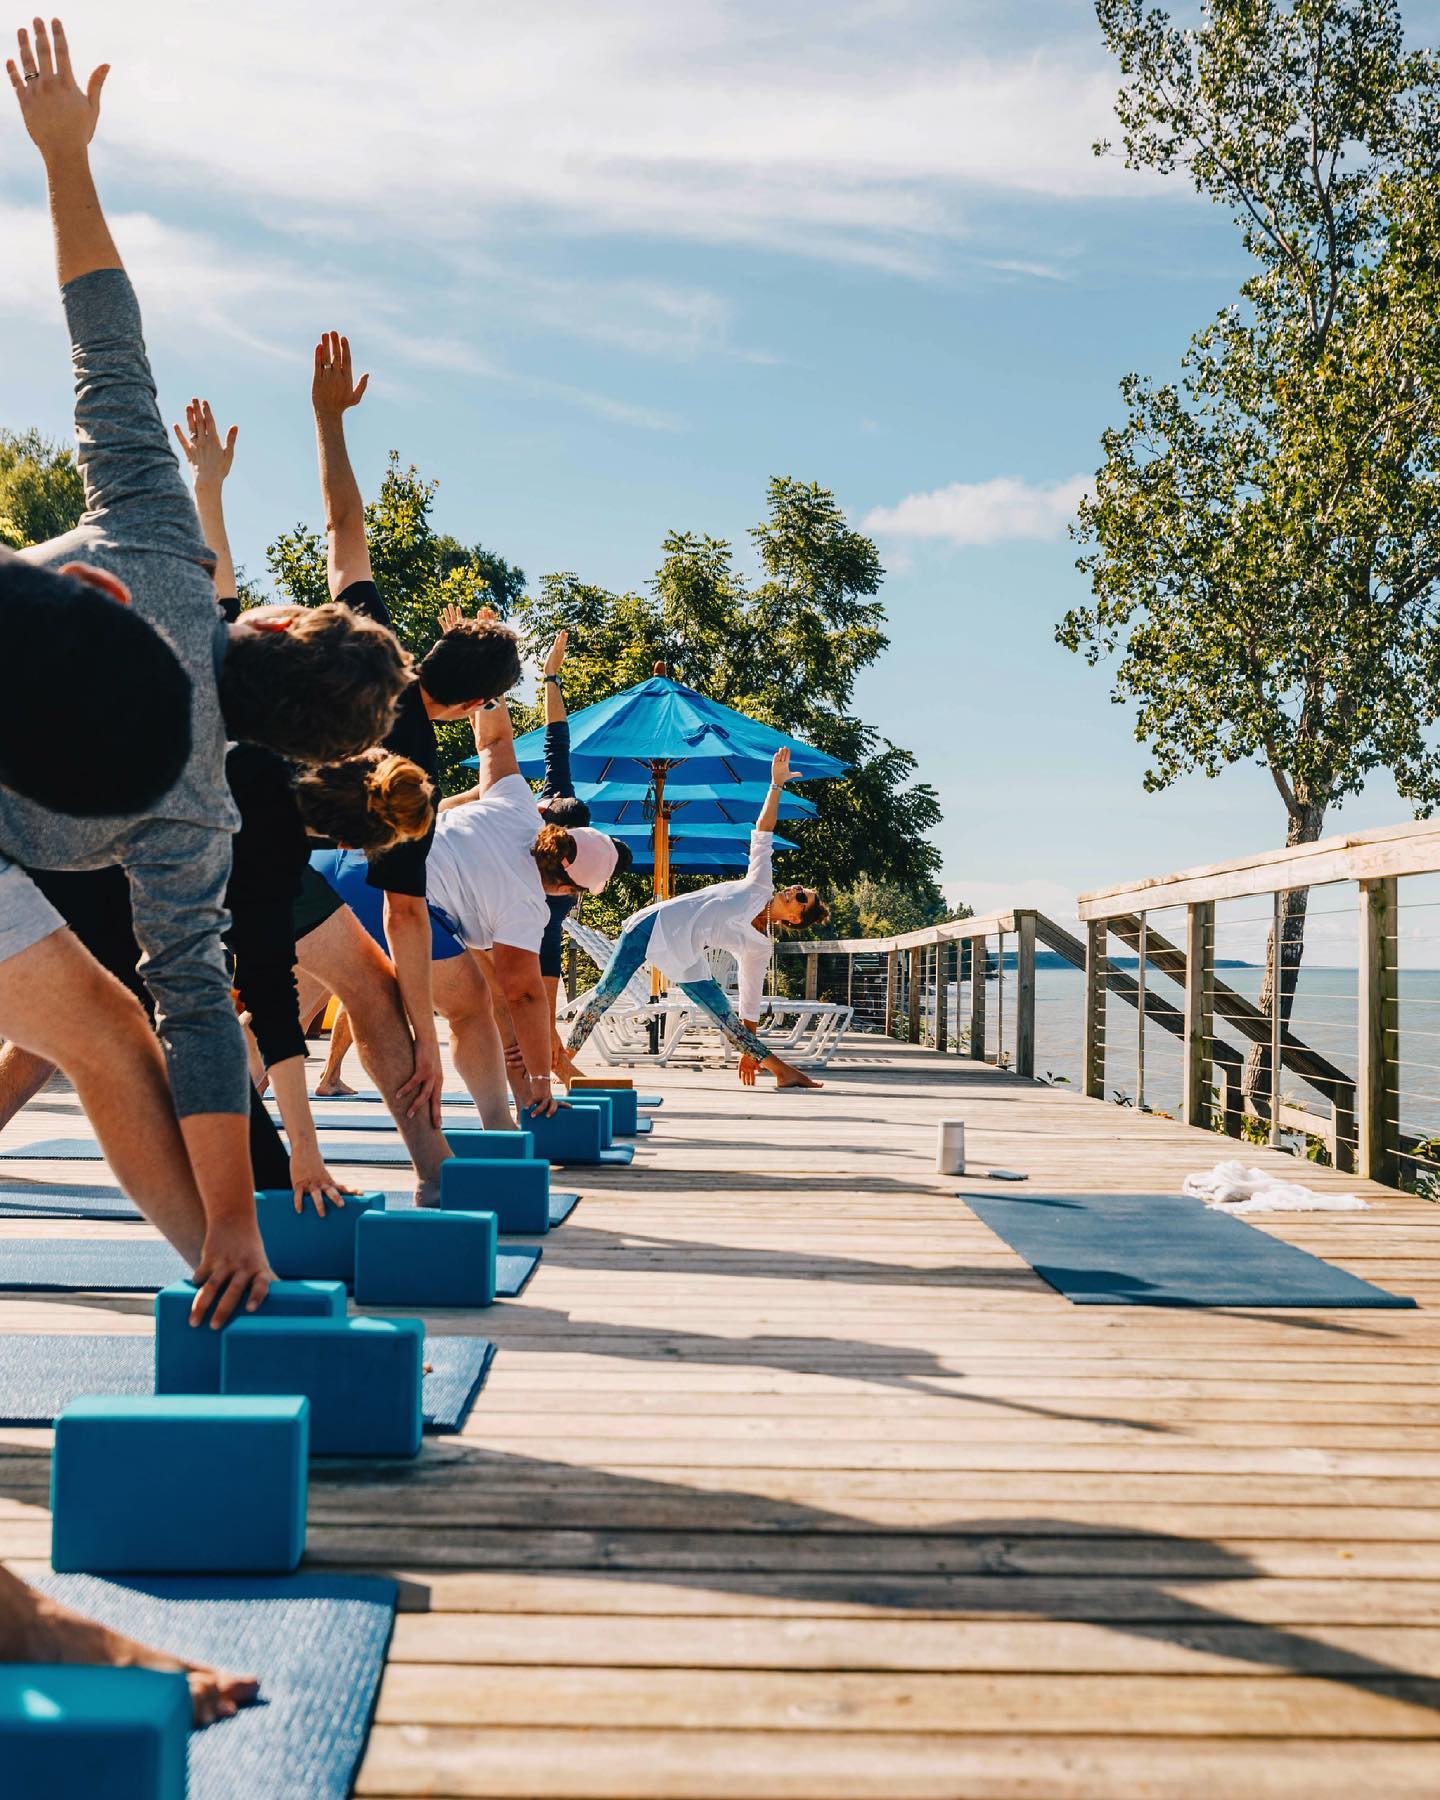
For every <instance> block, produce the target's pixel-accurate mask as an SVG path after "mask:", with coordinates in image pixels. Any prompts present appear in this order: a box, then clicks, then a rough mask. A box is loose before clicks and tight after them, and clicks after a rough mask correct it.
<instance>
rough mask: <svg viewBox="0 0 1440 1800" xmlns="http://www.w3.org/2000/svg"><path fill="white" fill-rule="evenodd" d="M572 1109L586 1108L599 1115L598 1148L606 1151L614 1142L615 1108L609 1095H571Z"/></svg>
mask: <svg viewBox="0 0 1440 1800" xmlns="http://www.w3.org/2000/svg"><path fill="white" fill-rule="evenodd" d="M570 1104H571V1106H574V1107H579V1106H588V1107H590V1108H591V1109H592V1110H593V1111H594V1112H597V1113H599V1115H600V1148H601V1149H602V1150H608V1149H609V1148H610V1146H611V1145H612V1144H613V1143H614V1142H615V1107H614V1103H613V1102H612V1100H611V1098H610V1096H609V1094H593V1093H592V1094H572V1095H571V1096H570Z"/></svg>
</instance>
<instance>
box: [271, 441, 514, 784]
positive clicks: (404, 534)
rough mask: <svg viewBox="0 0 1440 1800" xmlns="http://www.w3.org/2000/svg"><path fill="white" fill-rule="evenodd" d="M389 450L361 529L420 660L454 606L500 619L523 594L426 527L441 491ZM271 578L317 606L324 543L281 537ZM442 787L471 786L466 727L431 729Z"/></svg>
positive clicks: (294, 534) (493, 568)
mask: <svg viewBox="0 0 1440 1800" xmlns="http://www.w3.org/2000/svg"><path fill="white" fill-rule="evenodd" d="M439 485H440V484H439V483H438V482H436V481H426V480H424V479H423V477H422V476H421V475H420V473H419V471H418V470H417V469H416V468H415V466H414V465H413V464H411V465H410V466H409V467H408V468H405V467H402V466H401V463H400V457H399V453H398V452H397V451H393V450H392V451H391V453H390V462H389V466H388V468H387V469H386V471H385V475H384V477H383V479H382V480H381V483H380V493H379V495H378V497H377V498H376V499H375V500H373V501H371V502H370V503H369V505H367V506H366V508H365V531H366V536H367V538H368V539H369V544H370V563H371V567H372V568H373V570H374V574H375V581H376V584H377V586H378V587H379V589H380V591H381V593H382V594H384V596H385V603H386V605H387V606H388V607H389V608H390V615H391V618H392V619H393V621H394V625H395V633H396V636H397V637H399V639H400V641H401V643H403V644H404V645H405V647H406V648H407V649H408V650H410V651H411V652H412V653H413V654H414V655H415V657H416V658H417V659H418V658H420V657H422V656H424V654H425V652H426V651H427V650H428V649H429V648H430V646H431V645H432V644H433V643H434V642H435V640H436V638H437V637H439V635H440V614H441V612H442V611H443V610H444V609H445V607H446V606H448V605H450V604H452V603H454V604H457V605H459V606H460V607H461V608H463V610H464V611H465V612H467V613H473V612H474V611H475V610H476V609H477V608H478V607H481V606H493V607H494V608H495V610H496V611H497V612H498V613H500V614H501V615H502V616H503V615H504V614H506V613H507V612H509V611H510V609H511V608H512V606H513V605H514V603H515V600H516V599H517V598H518V596H519V595H520V594H521V593H522V592H523V591H524V587H525V576H524V573H523V571H522V570H520V569H517V568H515V567H513V566H512V565H511V564H510V563H508V562H506V560H505V558H504V557H503V556H497V555H496V554H495V553H494V552H493V551H490V550H486V549H484V548H483V547H481V546H480V545H478V544H477V545H475V546H473V547H471V548H469V549H467V548H466V547H465V546H464V545H463V544H461V543H460V542H459V541H458V540H457V539H456V538H453V537H449V536H446V535H444V534H442V533H440V532H437V531H436V530H435V529H434V527H433V526H432V524H431V523H430V513H431V509H432V508H433V506H434V504H435V494H436V492H437V490H438V488H439ZM266 555H267V558H268V560H269V565H270V573H271V576H272V578H273V579H274V582H275V585H276V587H277V588H278V589H279V591H280V593H281V595H282V596H284V597H285V598H286V599H289V600H293V601H296V602H298V603H299V604H300V605H302V606H320V605H323V604H324V603H325V601H327V600H328V599H329V598H330V588H329V581H328V577H327V574H326V557H325V540H324V539H323V538H322V537H321V536H320V534H319V533H318V532H316V531H312V530H311V529H310V528H309V526H306V525H297V526H296V527H295V529H294V530H293V531H287V532H283V533H282V534H281V535H280V537H278V538H277V539H276V540H275V542H274V543H273V544H271V545H270V547H269V549H268V550H267V552H266ZM436 736H437V737H438V739H439V741H440V776H441V785H442V787H443V788H444V790H445V791H446V792H447V793H454V792H457V791H458V790H460V789H462V788H464V787H465V786H466V785H468V776H467V773H466V771H465V770H463V769H462V768H461V767H460V764H461V763H462V761H463V760H464V758H465V757H467V756H469V755H471V754H473V752H474V748H475V746H474V742H473V739H472V738H471V735H470V728H469V726H468V725H465V724H458V725H457V724H453V723H442V724H440V725H437V727H436Z"/></svg>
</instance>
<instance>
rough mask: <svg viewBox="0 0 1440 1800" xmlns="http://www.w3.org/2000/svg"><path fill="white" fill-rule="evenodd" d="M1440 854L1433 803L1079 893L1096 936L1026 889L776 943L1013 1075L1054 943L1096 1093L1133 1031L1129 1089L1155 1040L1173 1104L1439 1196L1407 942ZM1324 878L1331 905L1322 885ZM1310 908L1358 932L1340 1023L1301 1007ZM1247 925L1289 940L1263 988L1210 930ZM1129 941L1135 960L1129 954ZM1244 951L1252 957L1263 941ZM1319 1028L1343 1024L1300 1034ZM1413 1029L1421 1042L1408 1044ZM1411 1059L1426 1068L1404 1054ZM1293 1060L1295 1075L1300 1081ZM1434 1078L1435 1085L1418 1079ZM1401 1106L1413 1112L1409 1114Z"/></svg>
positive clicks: (818, 975) (1427, 1060)
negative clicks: (847, 935)
mask: <svg viewBox="0 0 1440 1800" xmlns="http://www.w3.org/2000/svg"><path fill="white" fill-rule="evenodd" d="M1437 873H1440V822H1437V823H1434V824H1431V823H1420V824H1415V823H1412V824H1407V825H1399V826H1391V827H1387V828H1385V829H1382V830H1378V831H1366V832H1361V833H1357V834H1353V835H1348V836H1343V837H1334V838H1327V839H1323V840H1321V841H1320V842H1318V843H1314V844H1304V845H1299V846H1296V847H1294V848H1292V849H1286V850H1277V851H1267V852H1265V853H1263V854H1260V855H1256V856H1250V857H1240V858H1236V859H1234V860H1233V861H1230V862H1224V863H1215V864H1211V865H1208V866H1206V867H1203V868H1195V869H1186V870H1182V871H1180V872H1179V873H1176V874H1172V875H1164V876H1158V877H1152V878H1148V879H1146V880H1142V881H1134V882H1126V883H1123V884H1121V885H1119V886H1116V887H1112V888H1105V889H1101V890H1097V891H1096V892H1093V893H1088V894H1083V895H1081V896H1080V897H1079V899H1078V901H1077V907H1076V910H1077V913H1078V916H1079V919H1080V922H1081V925H1082V927H1083V930H1084V934H1085V935H1084V939H1083V941H1082V939H1080V938H1078V937H1076V936H1075V934H1074V933H1073V932H1070V931H1068V930H1066V929H1065V927H1064V926H1062V925H1060V924H1058V923H1057V922H1056V921H1055V920H1053V919H1051V918H1048V917H1047V916H1046V915H1045V914H1043V913H1041V912H1038V911H1035V910H1033V909H1027V908H1020V907H1017V908H1015V909H1014V910H1013V911H1010V912H999V913H991V914H989V915H987V916H986V917H984V918H974V919H964V920H960V921H957V922H955V923H952V924H946V925H936V926H930V927H927V928H925V929H924V930H920V931H912V932H907V933H905V934H904V935H902V936H897V937H891V938H882V939H876V938H854V939H830V940H825V941H809V942H799V943H796V942H789V943H783V944H782V945H781V946H780V949H781V952H782V953H783V954H785V955H787V956H801V957H803V958H804V959H805V992H806V994H807V996H808V997H810V998H843V999H849V1000H850V1001H851V1003H852V1004H855V1005H856V1008H857V1022H860V1023H862V1024H867V1023H868V1025H869V1026H870V1028H871V1029H876V1030H881V1031H884V1032H886V1033H887V1034H890V1035H895V1036H900V1037H904V1038H908V1039H909V1040H911V1041H912V1042H916V1041H921V1040H922V1039H924V1040H927V1041H929V1042H932V1043H933V1044H934V1045H935V1046H936V1048H938V1049H941V1050H952V1049H954V1050H958V1051H959V1052H960V1053H961V1054H965V1055H969V1056H972V1057H977V1058H981V1059H983V1060H985V1061H987V1062H991V1063H998V1064H1000V1065H1002V1066H1006V1067H1009V1068H1011V1069H1013V1070H1014V1071H1015V1072H1016V1073H1017V1074H1020V1075H1034V1074H1035V1073H1036V1068H1037V1046H1036V961H1035V959H1036V952H1037V947H1043V948H1045V949H1049V950H1052V951H1055V952H1057V953H1058V954H1059V956H1060V957H1061V958H1062V959H1063V961H1064V962H1066V963H1069V964H1071V965H1072V966H1073V967H1075V968H1076V969H1079V970H1083V971H1084V982H1083V999H1082V1003H1081V1007H1080V1014H1079V1022H1078V1028H1077V1029H1076V1031H1075V1032H1074V1033H1072V1034H1071V1035H1073V1036H1078V1040H1079V1041H1078V1043H1071V1044H1066V1045H1061V1046H1060V1047H1059V1049H1060V1054H1059V1056H1058V1058H1057V1059H1056V1060H1057V1061H1059V1062H1065V1061H1066V1060H1067V1058H1068V1060H1069V1062H1070V1063H1071V1065H1072V1066H1073V1069H1074V1074H1075V1078H1076V1083H1077V1085H1078V1086H1079V1087H1081V1089H1082V1090H1083V1091H1084V1092H1085V1093H1086V1094H1087V1095H1090V1096H1092V1097H1094V1098H1096V1099H1104V1098H1106V1097H1107V1094H1111V1093H1113V1092H1115V1087H1114V1080H1113V1077H1114V1069H1115V1066H1116V1058H1117V1055H1118V1054H1119V1052H1120V1051H1121V1050H1122V1049H1123V1051H1124V1054H1125V1057H1126V1073H1127V1076H1128V1077H1130V1078H1131V1079H1133V1081H1134V1084H1135V1092H1134V1094H1133V1095H1130V1094H1123V1095H1118V1096H1117V1097H1123V1098H1125V1099H1126V1100H1127V1101H1130V1102H1132V1103H1133V1104H1136V1105H1140V1106H1146V1105H1148V1098H1147V1079H1148V1080H1150V1081H1151V1082H1152V1083H1153V1080H1154V1067H1155V1064H1156V1060H1157V1058H1158V1059H1160V1061H1161V1062H1163V1063H1165V1066H1166V1067H1167V1068H1168V1069H1171V1070H1173V1068H1174V1065H1175V1064H1177V1063H1178V1080H1177V1081H1176V1083H1175V1085H1176V1086H1177V1087H1178V1099H1177V1101H1176V1102H1175V1103H1174V1110H1176V1111H1177V1112H1178V1113H1179V1114H1180V1116H1181V1117H1183V1118H1184V1119H1186V1120H1187V1121H1188V1122H1189V1123H1191V1124H1194V1125H1199V1126H1208V1127H1211V1128H1213V1129H1216V1130H1222V1131H1228V1132H1229V1133H1231V1134H1232V1135H1235V1136H1240V1135H1246V1136H1249V1137H1251V1138H1252V1139H1255V1138H1260V1139H1268V1141H1269V1142H1271V1143H1274V1144H1280V1145H1283V1146H1286V1147H1290V1148H1294V1149H1298V1150H1301V1151H1303V1152H1304V1153H1306V1154H1311V1155H1315V1154H1319V1155H1322V1156H1324V1157H1325V1158H1326V1159H1327V1160H1329V1161H1331V1162H1333V1163H1334V1164H1335V1166H1336V1167H1339V1168H1346V1169H1353V1170H1355V1171H1356V1172H1358V1173H1360V1174H1362V1175H1368V1176H1370V1177H1372V1178H1374V1179H1376V1180H1381V1181H1391V1182H1394V1181H1397V1180H1403V1181H1404V1182H1405V1183H1406V1185H1409V1186H1417V1185H1418V1186H1420V1187H1421V1188H1422V1189H1423V1190H1425V1191H1433V1192H1436V1193H1437V1196H1440V1123H1435V1124H1434V1125H1433V1127H1432V1128H1427V1127H1426V1126H1425V1125H1424V1123H1423V1122H1422V1123H1421V1124H1419V1125H1417V1124H1415V1123H1414V1122H1413V1119H1414V1118H1421V1119H1422V1121H1423V1115H1424V1114H1426V1113H1427V1112H1428V1114H1429V1117H1430V1119H1431V1120H1432V1121H1440V977H1437V981H1436V984H1435V985H1436V992H1435V994H1433V995H1428V996H1427V995H1424V994H1418V993H1416V992H1414V991H1413V986H1412V988H1411V989H1407V990H1406V991H1405V992H1404V993H1403V994H1402V983H1401V974H1402V971H1401V959H1400V942H1401V935H1400V934H1401V920H1402V915H1403V914H1404V912H1405V909H1406V907H1407V905H1408V904H1413V906H1414V907H1415V909H1416V915H1417V916H1418V914H1419V912H1420V911H1421V910H1423V909H1425V908H1433V909H1435V912H1436V918H1437V926H1440V886H1437V887H1436V892H1435V897H1433V898H1430V897H1423V896H1411V897H1410V898H1409V899H1407V895H1409V891H1410V884H1411V882H1412V879H1413V878H1418V877H1424V876H1429V875H1434V874H1437ZM1347 888H1348V889H1349V890H1350V891H1349V892H1348V893H1347V892H1346V889H1347ZM1317 895H1319V896H1321V897H1322V898H1323V899H1324V901H1325V903H1326V905H1325V909H1324V910H1321V911H1317V908H1316V907H1315V905H1314V904H1312V899H1313V897H1314V896H1317ZM1254 901H1260V902H1263V904H1262V906H1261V908H1260V910H1259V911H1258V912H1257V911H1253V910H1252V911H1250V912H1248V913H1246V914H1245V915H1244V916H1243V917H1241V918H1240V919H1238V920H1237V919H1236V918H1235V917H1234V914H1233V911H1232V910H1231V909H1233V907H1234V905H1235V904H1237V903H1245V902H1254ZM1332 901H1333V902H1334V904H1331V902H1332ZM1307 909H1308V912H1309V914H1310V917H1311V920H1312V922H1313V921H1314V920H1315V919H1318V918H1324V919H1326V920H1335V919H1336V918H1337V916H1338V918H1339V920H1340V924H1341V926H1342V927H1343V928H1344V929H1345V936H1346V938H1347V939H1348V940H1349V942H1350V944H1352V945H1353V958H1352V957H1351V956H1350V954H1349V952H1348V951H1347V961H1346V964H1345V968H1344V969H1343V970H1341V971H1339V975H1337V980H1338V979H1339V976H1340V975H1343V977H1344V980H1345V981H1346V982H1349V981H1350V980H1351V977H1350V975H1349V972H1348V971H1349V963H1350V961H1352V960H1353V962H1354V964H1355V966H1356V971H1357V972H1356V973H1355V975H1354V977H1353V986H1354V991H1353V994H1351V993H1348V992H1347V993H1345V994H1341V995H1336V996H1331V997H1329V998H1328V999H1326V1000H1325V1002H1324V1004H1325V1005H1328V1006H1331V1007H1338V1008H1340V1009H1341V1010H1342V1011H1344V1012H1345V1014H1346V1018H1345V1019H1344V1020H1343V1021H1342V1023H1341V1024H1338V1025H1337V1024H1336V1023H1335V1022H1334V1020H1333V1019H1330V1020H1327V1021H1326V1022H1325V1023H1324V1025H1323V1029H1322V1027H1321V1025H1318V1024H1317V1026H1316V1027H1315V1028H1314V1029H1311V1028H1308V1027H1305V1026H1304V1025H1303V1024H1301V1023H1298V1022H1297V1017H1296V1003H1297V995H1303V993H1304V990H1303V989H1302V988H1301V975H1302V973H1303V971H1304V970H1305V963H1304V962H1303V960H1301V958H1300V956H1299V954H1298V950H1299V945H1300V940H1301V935H1302V933H1301V926H1300V923H1299V920H1300V919H1301V917H1302V915H1303V914H1304V912H1305V911H1306V910H1307ZM1347 920H1353V927H1352V926H1351V925H1350V924H1349V923H1347ZM1236 926H1243V927H1245V928H1246V929H1247V931H1248V932H1249V933H1250V934H1251V935H1252V936H1255V937H1257V938H1258V937H1261V936H1263V937H1268V936H1270V934H1272V933H1273V934H1274V941H1275V942H1277V943H1278V944H1279V945H1280V947H1281V949H1280V957H1279V964H1280V967H1279V979H1278V981H1269V982H1267V983H1266V985H1265V987H1264V989H1263V990H1262V992H1261V993H1260V995H1259V996H1258V998H1257V997H1252V996H1249V995H1246V994H1244V993H1242V992H1240V991H1239V988H1238V987H1237V985H1236V984H1235V981H1233V980H1227V979H1226V978H1225V965H1224V963H1223V961H1222V960H1221V959H1220V958H1218V957H1217V953H1216V951H1217V931H1219V930H1220V929H1221V928H1224V929H1225V930H1230V929H1233V928H1234V927H1236ZM1329 929H1332V930H1333V926H1331V927H1329ZM1352 929H1353V937H1352V936H1351V930H1352ZM1112 940H1114V941H1115V943H1116V944H1118V946H1119V947H1120V948H1119V949H1116V948H1115V947H1114V946H1112ZM1437 941H1440V939H1437ZM832 959H838V961H837V960H832ZM1119 959H1123V960H1124V961H1125V962H1127V963H1129V964H1130V966H1129V967H1124V966H1119ZM1247 960H1248V961H1249V962H1250V964H1251V965H1252V966H1251V968H1250V973H1251V975H1252V976H1253V973H1254V970H1253V962H1254V960H1256V958H1254V957H1253V956H1252V957H1251V958H1249V959H1247ZM1436 960H1440V959H1436ZM1312 961H1313V956H1312ZM1237 966H1243V965H1241V964H1238V963H1237ZM1167 984H1168V985H1169V987H1170V990H1171V991H1170V993H1169V994H1167V993H1166V992H1165V991H1164V990H1165V988H1166V986H1167ZM1117 1004H1118V1005H1120V1006H1121V1007H1123V1008H1125V1009H1127V1013H1128V1014H1133V1020H1132V1024H1131V1027H1129V1028H1125V1029H1123V1030H1121V1029H1119V1028H1117V1027H1116V1026H1115V1025H1114V1023H1113V1021H1112V1014H1113V1009H1114V1006H1115V1005H1117ZM1314 1004H1317V1005H1318V1004H1319V1002H1314ZM1402 1005H1403V1006H1404V1008H1405V1009H1406V1010H1405V1017H1404V1018H1402V1013H1401V1008H1402ZM1427 1008H1429V1009H1432V1010H1431V1011H1430V1012H1429V1013H1428V1014H1427V1012H1426V1010H1425V1009H1427ZM1301 1010H1302V1011H1303V1010H1304V1009H1303V1008H1302V1009H1301ZM952 1015H953V1016H952ZM1414 1019H1418V1020H1419V1021H1420V1023H1419V1024H1415V1023H1413V1022H1412V1021H1413V1020H1414ZM1432 1020H1433V1024H1431V1023H1430V1021H1432ZM1131 1028H1133V1031H1134V1041H1133V1045H1132V1043H1131V1040H1130V1035H1129V1032H1130V1029H1131ZM1407 1033H1408V1034H1409V1035H1408V1036H1406V1035H1405V1034H1407ZM1316 1037H1327V1038H1328V1039H1329V1040H1330V1041H1329V1042H1315V1041H1307V1039H1314V1038H1316ZM1411 1043H1419V1044H1420V1046H1421V1050H1422V1052H1423V1054H1420V1055H1417V1056H1409V1055H1402V1050H1406V1049H1408V1047H1409V1045H1410V1044H1411ZM1430 1043H1433V1044H1434V1045H1435V1050H1434V1053H1433V1054H1432V1053H1431V1052H1430V1051H1429V1050H1428V1049H1427V1048H1426V1046H1427V1045H1428V1044H1430ZM1167 1046H1168V1048H1167ZM1166 1059H1173V1062H1169V1061H1167V1060H1166ZM1417 1069H1418V1070H1420V1071H1421V1073H1420V1075H1418V1076H1417V1075H1415V1074H1412V1073H1411V1071H1413V1070H1417ZM1287 1080H1288V1081H1290V1082H1292V1083H1296V1084H1298V1085H1299V1088H1300V1090H1301V1091H1300V1092H1299V1093H1298V1094H1297V1093H1294V1092H1289V1091H1287V1089H1286V1082H1287ZM1422 1080H1428V1081H1429V1082H1430V1084H1431V1088H1432V1089H1433V1090H1434V1091H1422V1090H1421V1089H1420V1086H1419V1083H1420V1082H1421V1081H1422ZM1407 1108H1408V1109H1409V1110H1410V1111H1411V1113H1412V1123H1410V1124H1408V1125H1407V1124H1405V1123H1403V1122H1402V1121H1403V1119H1404V1117H1405V1113H1406V1110H1407ZM1297 1140H1298V1141H1297Z"/></svg>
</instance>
